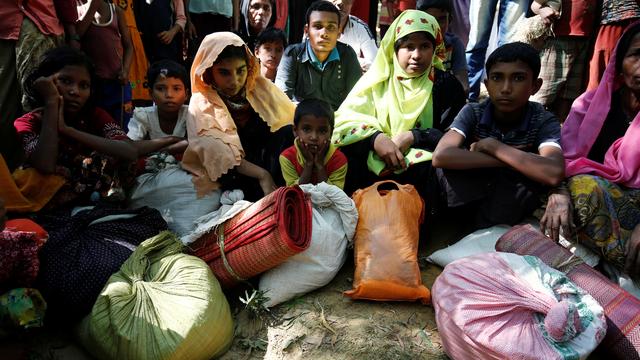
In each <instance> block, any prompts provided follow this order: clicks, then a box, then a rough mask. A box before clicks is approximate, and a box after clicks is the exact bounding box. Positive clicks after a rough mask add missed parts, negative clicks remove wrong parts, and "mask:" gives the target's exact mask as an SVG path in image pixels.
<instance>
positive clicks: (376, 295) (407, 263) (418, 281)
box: [344, 181, 431, 304]
mask: <svg viewBox="0 0 640 360" xmlns="http://www.w3.org/2000/svg"><path fill="white" fill-rule="evenodd" d="M353 200H354V201H355V203H356V207H357V208H358V215H359V219H358V227H357V228H356V236H355V241H354V255H355V264H356V271H355V275H354V279H353V290H349V291H346V292H345V293H344V294H345V295H346V296H348V297H350V298H352V299H367V300H379V301H388V300H403V301H415V300H420V301H421V302H422V303H423V304H429V303H430V302H431V293H430V292H429V290H428V289H427V288H426V287H425V286H424V285H422V277H421V276H420V268H419V267H418V240H419V238H420V224H421V223H422V220H423V218H424V202H423V201H422V198H421V197H420V195H418V192H417V191H416V189H415V188H414V187H413V186H412V185H400V184H398V183H396V182H394V181H380V182H377V183H375V184H373V185H371V186H369V187H368V188H366V189H361V190H358V191H356V192H355V193H354V194H353Z"/></svg>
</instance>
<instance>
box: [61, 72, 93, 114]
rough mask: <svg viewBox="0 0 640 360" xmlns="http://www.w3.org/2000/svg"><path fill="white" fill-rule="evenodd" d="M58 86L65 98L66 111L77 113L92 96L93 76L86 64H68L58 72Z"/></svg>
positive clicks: (67, 112)
mask: <svg viewBox="0 0 640 360" xmlns="http://www.w3.org/2000/svg"><path fill="white" fill-rule="evenodd" d="M56 87H57V88H58V92H59V93H60V95H62V98H63V99H64V112H65V113H66V114H77V113H79V112H80V110H82V108H83V107H84V105H85V104H86V103H87V100H89V96H91V76H90V75H89V71H88V70H87V68H86V67H84V66H80V65H67V66H65V67H63V68H62V69H60V71H58V73H57V74H56Z"/></svg>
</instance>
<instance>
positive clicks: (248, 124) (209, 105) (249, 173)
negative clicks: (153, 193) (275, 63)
mask: <svg viewBox="0 0 640 360" xmlns="http://www.w3.org/2000/svg"><path fill="white" fill-rule="evenodd" d="M191 86H192V91H193V96H192V97H191V101H190V104H189V113H190V118H189V119H188V120H187V135H188V139H189V146H188V148H187V150H186V151H185V153H184V157H183V159H182V166H183V168H185V169H186V170H188V171H190V172H191V173H192V174H194V183H195V185H196V190H198V193H199V194H206V193H207V192H208V191H210V190H212V189H216V188H218V187H220V185H222V187H226V186H225V184H229V187H233V188H240V189H242V190H243V191H244V192H245V198H246V199H247V200H257V199H259V198H260V197H262V196H263V195H266V194H268V193H270V192H271V191H273V190H275V186H276V183H278V184H280V183H283V181H282V180H281V177H282V174H281V171H280V167H279V163H278V156H279V155H280V152H282V150H284V149H286V148H287V147H289V146H291V145H292V144H293V131H292V130H291V127H290V126H286V125H288V124H291V123H292V122H293V113H294V110H295V106H294V105H293V103H292V102H291V100H289V98H288V97H287V96H286V95H285V94H284V93H283V92H282V91H281V90H280V89H278V88H277V87H276V86H275V85H273V83H272V82H271V81H269V80H268V79H265V78H264V77H262V76H261V75H260V66H259V64H258V61H257V60H256V58H255V57H254V56H253V55H252V53H251V51H249V49H248V48H247V46H246V45H245V43H244V42H243V41H242V39H241V38H240V37H238V36H237V35H235V34H233V33H230V32H218V33H213V34H210V35H208V36H207V37H205V39H204V40H203V41H202V44H201V45H200V49H198V53H197V54H196V57H195V59H194V61H193V66H192V68H191ZM274 178H275V179H276V181H275V182H274Z"/></svg>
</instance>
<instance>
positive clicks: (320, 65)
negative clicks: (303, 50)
mask: <svg viewBox="0 0 640 360" xmlns="http://www.w3.org/2000/svg"><path fill="white" fill-rule="evenodd" d="M307 55H308V56H309V61H310V62H311V65H313V66H314V67H315V68H316V69H318V70H320V71H324V68H325V67H326V66H327V64H328V63H330V62H332V61H340V54H339V53H338V49H337V48H333V50H331V52H330V53H329V56H328V57H327V59H326V60H325V61H324V62H320V60H318V58H317V57H316V53H314V52H313V49H312V48H311V41H307Z"/></svg>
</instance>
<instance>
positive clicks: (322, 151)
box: [313, 140, 329, 168]
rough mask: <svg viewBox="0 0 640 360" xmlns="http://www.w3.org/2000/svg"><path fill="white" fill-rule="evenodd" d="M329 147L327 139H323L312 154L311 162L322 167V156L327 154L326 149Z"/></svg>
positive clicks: (317, 166)
mask: <svg viewBox="0 0 640 360" xmlns="http://www.w3.org/2000/svg"><path fill="white" fill-rule="evenodd" d="M328 148H329V141H328V140H325V141H324V142H323V143H322V144H320V146H319V147H318V149H317V150H316V151H315V153H314V155H313V164H314V165H315V167H316V168H324V157H325V156H326V154H327V149H328Z"/></svg>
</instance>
